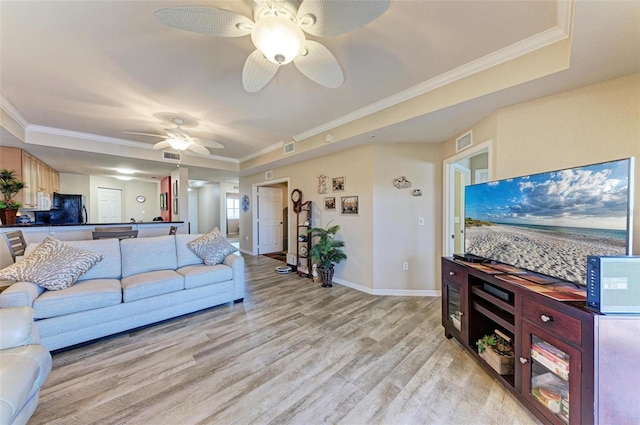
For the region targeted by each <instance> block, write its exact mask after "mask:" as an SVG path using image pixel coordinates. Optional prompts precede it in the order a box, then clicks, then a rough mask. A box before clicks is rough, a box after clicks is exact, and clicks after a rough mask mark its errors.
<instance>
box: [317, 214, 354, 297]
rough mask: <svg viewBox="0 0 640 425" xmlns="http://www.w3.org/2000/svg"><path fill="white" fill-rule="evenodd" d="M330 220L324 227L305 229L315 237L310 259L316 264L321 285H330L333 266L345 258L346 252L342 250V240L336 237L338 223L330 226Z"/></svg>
mask: <svg viewBox="0 0 640 425" xmlns="http://www.w3.org/2000/svg"><path fill="white" fill-rule="evenodd" d="M330 224H331V221H330V222H329V223H327V226H326V227H325V228H322V227H313V228H311V229H309V230H308V231H307V234H309V235H310V236H311V237H314V238H316V239H315V241H314V242H313V244H312V245H311V251H310V252H309V253H310V255H311V260H312V261H313V262H314V263H315V264H317V266H318V270H319V275H320V277H321V279H322V286H323V287H325V288H327V287H331V286H333V285H332V283H331V282H332V281H333V273H334V269H333V266H334V265H335V264H338V263H340V262H341V261H342V260H346V259H347V254H345V253H344V251H342V248H343V247H344V241H341V240H337V239H336V233H338V230H340V226H339V225H337V224H336V225H334V226H330Z"/></svg>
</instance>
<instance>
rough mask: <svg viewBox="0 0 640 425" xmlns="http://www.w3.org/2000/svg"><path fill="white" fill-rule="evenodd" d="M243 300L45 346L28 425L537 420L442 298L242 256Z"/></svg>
mask: <svg viewBox="0 0 640 425" xmlns="http://www.w3.org/2000/svg"><path fill="white" fill-rule="evenodd" d="M245 259H246V264H247V276H246V278H247V295H246V297H245V301H244V303H242V304H234V305H224V306H220V307H215V308H212V309H209V310H206V311H202V312H198V313H194V314H191V315H188V316H184V317H181V318H178V319H174V320H170V321H167V322H164V323H161V324H159V325H155V326H151V327H148V328H145V329H142V330H138V331H134V332H130V333H127V334H121V335H118V336H116V337H113V338H109V339H106V340H102V341H98V342H95V343H92V344H89V345H86V346H83V347H79V348H75V349H72V350H68V351H64V352H61V353H58V354H55V355H54V368H53V371H52V372H51V375H50V376H49V378H48V379H47V381H46V383H45V385H44V387H43V389H42V393H41V398H40V404H39V405H38V408H37V410H36V412H35V414H34V416H33V417H32V420H31V421H30V422H29V424H30V425H38V424H82V425H85V424H134V425H138V424H139V425H143V424H144V425H147V424H154V425H156V424H176V425H182V424H234V425H237V424H394V425H395V424H456V425H457V424H470V425H471V424H473V425H477V424H523V425H524V424H536V423H537V421H536V420H535V418H534V417H533V416H532V415H530V414H529V413H528V412H527V411H526V410H525V409H524V408H523V407H522V406H521V405H520V403H519V402H518V401H517V400H516V399H515V398H514V397H513V396H512V395H511V394H509V393H508V392H506V391H505V390H504V389H503V388H502V386H501V385H500V384H499V383H497V382H496V381H495V380H493V379H491V378H490V377H489V376H488V375H487V374H486V373H485V372H484V371H483V370H482V369H481V368H480V367H479V366H478V365H477V364H476V362H475V361H474V360H473V359H472V358H471V356H469V354H468V353H466V352H465V351H464V350H463V349H462V347H461V346H460V345H458V344H457V343H456V342H455V341H453V340H448V339H446V338H445V337H444V331H443V328H442V326H441V325H440V298H425V297H391V296H384V297H383V296H372V295H368V294H365V293H362V292H359V291H355V290H352V289H349V288H346V287H343V286H341V285H334V286H333V288H322V287H321V286H320V284H313V283H312V282H311V281H310V280H308V279H302V278H299V277H297V276H295V275H285V276H282V275H278V274H276V273H275V272H274V268H275V266H277V265H279V264H282V263H279V262H277V261H276V260H273V259H270V258H267V257H264V256H256V257H252V256H245Z"/></svg>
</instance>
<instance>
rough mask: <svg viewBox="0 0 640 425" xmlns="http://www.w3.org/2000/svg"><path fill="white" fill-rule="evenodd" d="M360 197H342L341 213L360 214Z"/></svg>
mask: <svg viewBox="0 0 640 425" xmlns="http://www.w3.org/2000/svg"><path fill="white" fill-rule="evenodd" d="M358 211H359V207H358V197H357V196H343V197H341V198H340V214H345V215H346V214H348V215H355V214H358Z"/></svg>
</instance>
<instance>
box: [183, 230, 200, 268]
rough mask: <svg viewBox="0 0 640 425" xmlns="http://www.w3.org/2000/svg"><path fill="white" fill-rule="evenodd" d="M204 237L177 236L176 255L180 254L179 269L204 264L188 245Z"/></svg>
mask: <svg viewBox="0 0 640 425" xmlns="http://www.w3.org/2000/svg"><path fill="white" fill-rule="evenodd" d="M201 236H202V235H189V234H186V235H185V234H180V235H176V253H177V254H178V268H180V267H185V266H191V265H194V264H204V262H203V261H202V258H200V257H198V256H197V255H196V253H195V252H193V250H192V249H191V248H189V247H188V246H187V244H188V243H189V242H191V241H194V240H196V239H198V238H199V237H201Z"/></svg>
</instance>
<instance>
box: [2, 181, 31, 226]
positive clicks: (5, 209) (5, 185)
mask: <svg viewBox="0 0 640 425" xmlns="http://www.w3.org/2000/svg"><path fill="white" fill-rule="evenodd" d="M25 187H27V185H26V184H25V182H23V181H20V180H18V179H17V178H16V176H15V171H9V170H6V169H4V168H3V169H1V170H0V192H2V200H1V201H0V220H2V224H15V222H16V214H17V212H18V208H20V203H19V202H15V201H14V200H13V198H14V197H15V196H16V195H17V194H18V193H19V192H20V191H21V190H22V189H24V188H25Z"/></svg>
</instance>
